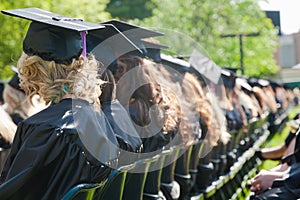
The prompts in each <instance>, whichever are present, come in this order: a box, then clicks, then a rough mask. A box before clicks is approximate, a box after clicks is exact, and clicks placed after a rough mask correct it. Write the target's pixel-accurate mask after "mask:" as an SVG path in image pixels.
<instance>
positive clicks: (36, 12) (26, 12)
mask: <svg viewBox="0 0 300 200" xmlns="http://www.w3.org/2000/svg"><path fill="white" fill-rule="evenodd" d="M1 12H2V13H4V14H7V15H11V16H15V17H20V18H24V19H28V20H31V21H36V22H41V23H44V24H49V25H52V26H58V27H62V28H66V29H70V30H75V31H88V30H94V29H101V28H105V27H104V26H103V25H101V24H94V23H90V22H85V21H83V20H82V19H75V18H69V17H65V16H62V15H59V14H55V13H52V12H49V11H46V10H42V9H39V8H21V9H15V10H2V11H1Z"/></svg>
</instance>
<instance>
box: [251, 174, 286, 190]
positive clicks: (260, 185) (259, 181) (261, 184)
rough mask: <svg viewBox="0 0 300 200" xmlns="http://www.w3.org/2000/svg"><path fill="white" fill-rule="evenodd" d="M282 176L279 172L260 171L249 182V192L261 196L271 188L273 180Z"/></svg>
mask: <svg viewBox="0 0 300 200" xmlns="http://www.w3.org/2000/svg"><path fill="white" fill-rule="evenodd" d="M282 176H283V175H282V173H279V172H272V171H267V170H261V171H260V172H259V173H258V174H257V175H256V176H255V177H253V178H252V179H251V180H250V181H249V184H250V185H251V187H250V190H251V191H252V192H255V194H261V193H262V192H264V191H265V190H267V189H268V188H270V187H271V186H272V184H273V182H274V180H275V179H277V178H282Z"/></svg>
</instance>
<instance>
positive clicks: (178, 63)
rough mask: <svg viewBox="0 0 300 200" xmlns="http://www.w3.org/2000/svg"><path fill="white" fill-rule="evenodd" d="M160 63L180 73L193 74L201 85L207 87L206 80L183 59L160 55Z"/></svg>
mask: <svg viewBox="0 0 300 200" xmlns="http://www.w3.org/2000/svg"><path fill="white" fill-rule="evenodd" d="M161 63H162V64H163V65H166V66H168V67H171V68H174V69H175V70H176V71H178V72H180V73H186V72H189V73H191V74H194V75H195V76H196V77H197V78H198V80H200V81H201V82H202V84H204V85H207V83H208V79H207V78H205V77H204V76H203V75H202V74H201V73H200V72H199V71H198V70H196V69H195V68H194V67H192V66H191V64H190V63H189V62H187V61H185V60H183V59H179V58H176V57H172V56H169V55H165V54H161Z"/></svg>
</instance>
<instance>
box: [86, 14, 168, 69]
mask: <svg viewBox="0 0 300 200" xmlns="http://www.w3.org/2000/svg"><path fill="white" fill-rule="evenodd" d="M101 25H103V26H105V27H106V30H97V31H92V32H90V33H89V34H88V35H87V49H88V52H92V53H93V54H94V55H95V56H96V58H98V59H99V60H100V61H101V62H102V63H103V64H104V67H110V69H111V66H114V65H116V64H117V63H116V60H117V58H118V57H120V56H122V55H125V54H129V55H135V56H139V57H144V56H148V57H150V58H152V59H153V60H154V61H156V60H160V58H159V56H158V53H157V52H158V51H159V50H160V49H162V48H166V46H163V45H159V44H154V43H151V42H147V41H144V40H142V39H144V38H149V37H156V36H162V35H164V34H163V33H160V32H157V31H154V30H150V29H147V28H142V27H139V26H135V25H132V24H129V23H126V22H123V21H118V20H110V21H107V22H103V23H101ZM111 70H112V71H114V69H111Z"/></svg>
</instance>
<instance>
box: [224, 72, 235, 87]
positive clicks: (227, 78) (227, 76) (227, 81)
mask: <svg viewBox="0 0 300 200" xmlns="http://www.w3.org/2000/svg"><path fill="white" fill-rule="evenodd" d="M236 78H237V77H236V75H235V73H234V72H232V71H229V70H225V69H222V70H221V79H222V81H223V84H224V86H225V88H229V89H233V88H234V86H235V81H236Z"/></svg>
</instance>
